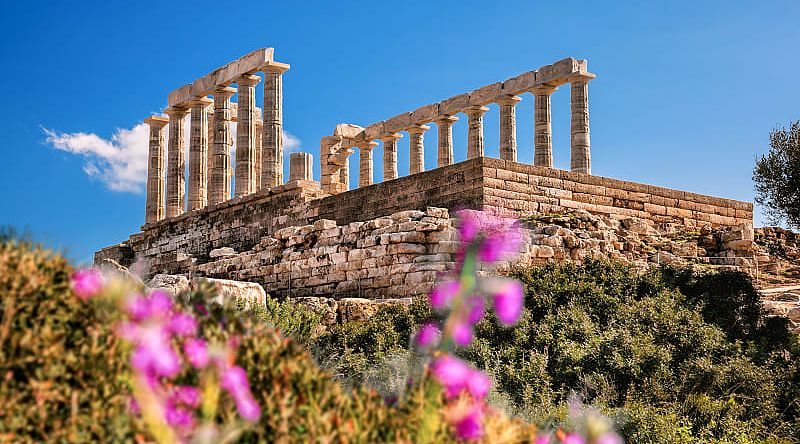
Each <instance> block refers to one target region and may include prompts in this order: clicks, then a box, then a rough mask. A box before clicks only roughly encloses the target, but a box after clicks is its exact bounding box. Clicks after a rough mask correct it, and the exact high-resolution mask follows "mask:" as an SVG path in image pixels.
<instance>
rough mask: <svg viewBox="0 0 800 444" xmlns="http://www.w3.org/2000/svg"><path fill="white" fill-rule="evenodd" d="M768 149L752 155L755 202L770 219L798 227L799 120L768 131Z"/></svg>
mask: <svg viewBox="0 0 800 444" xmlns="http://www.w3.org/2000/svg"><path fill="white" fill-rule="evenodd" d="M769 145H770V149H769V153H767V154H766V155H764V156H761V157H759V158H758V159H756V166H755V169H753V181H754V182H755V187H756V198H755V201H756V203H758V204H760V205H763V206H764V208H765V210H766V214H767V217H768V219H769V220H770V222H772V223H780V222H782V221H785V222H787V223H788V224H789V225H791V226H793V227H795V228H800V121H795V122H792V123H791V125H790V126H789V128H788V129H787V128H777V129H774V130H772V131H771V132H770V134H769Z"/></svg>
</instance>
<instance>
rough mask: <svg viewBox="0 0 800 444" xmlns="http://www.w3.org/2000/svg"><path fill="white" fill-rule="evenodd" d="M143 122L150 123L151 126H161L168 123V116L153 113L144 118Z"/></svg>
mask: <svg viewBox="0 0 800 444" xmlns="http://www.w3.org/2000/svg"><path fill="white" fill-rule="evenodd" d="M144 123H146V124H148V125H150V126H151V127H153V128H163V127H164V126H165V125H166V124H168V123H169V117H165V116H159V115H154V116H150V117H148V118H146V119H144Z"/></svg>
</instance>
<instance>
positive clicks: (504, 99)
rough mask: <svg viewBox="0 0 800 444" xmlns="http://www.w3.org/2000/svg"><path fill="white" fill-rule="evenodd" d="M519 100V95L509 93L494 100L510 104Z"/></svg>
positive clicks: (513, 104) (514, 103)
mask: <svg viewBox="0 0 800 444" xmlns="http://www.w3.org/2000/svg"><path fill="white" fill-rule="evenodd" d="M521 101H522V99H521V98H520V97H519V96H512V95H510V94H506V95H503V96H500V97H498V98H497V99H496V100H495V102H497V103H499V104H500V105H511V106H515V105H516V104H517V103H519V102H521Z"/></svg>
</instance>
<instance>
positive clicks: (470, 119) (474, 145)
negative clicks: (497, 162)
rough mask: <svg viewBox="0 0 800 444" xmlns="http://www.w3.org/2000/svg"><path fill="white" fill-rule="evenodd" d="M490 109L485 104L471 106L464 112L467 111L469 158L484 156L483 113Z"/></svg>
mask: <svg viewBox="0 0 800 444" xmlns="http://www.w3.org/2000/svg"><path fill="white" fill-rule="evenodd" d="M486 111H489V108H487V107H485V106H471V107H469V108H467V109H466V110H465V111H464V112H466V113H467V123H468V133H467V159H473V158H475V157H483V151H484V147H483V145H484V143H483V115H484V113H486Z"/></svg>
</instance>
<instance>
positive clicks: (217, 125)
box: [208, 86, 236, 204]
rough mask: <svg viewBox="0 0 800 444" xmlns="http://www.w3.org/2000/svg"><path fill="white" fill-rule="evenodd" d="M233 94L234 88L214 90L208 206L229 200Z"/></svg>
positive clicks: (221, 87)
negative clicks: (212, 141)
mask: <svg viewBox="0 0 800 444" xmlns="http://www.w3.org/2000/svg"><path fill="white" fill-rule="evenodd" d="M235 92H236V89H235V88H229V87H223V86H220V87H217V88H216V89H215V90H214V135H213V136H212V138H213V140H214V144H213V145H212V146H211V151H212V154H211V165H210V167H209V168H210V172H209V177H210V179H209V180H210V183H211V185H210V186H209V191H208V200H209V203H210V204H218V203H222V202H225V201H226V200H228V199H230V198H231V178H230V176H231V147H233V136H232V135H231V120H232V116H231V95H233V93H235Z"/></svg>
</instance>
